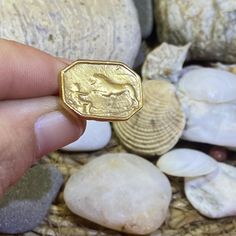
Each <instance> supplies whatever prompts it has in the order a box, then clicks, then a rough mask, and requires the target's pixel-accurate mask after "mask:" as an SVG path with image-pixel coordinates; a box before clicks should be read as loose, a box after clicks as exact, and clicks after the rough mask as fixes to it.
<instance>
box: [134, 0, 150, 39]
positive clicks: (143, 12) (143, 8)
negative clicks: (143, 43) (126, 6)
mask: <svg viewBox="0 0 236 236" xmlns="http://www.w3.org/2000/svg"><path fill="white" fill-rule="evenodd" d="M134 4H135V6H136V8H137V10H138V18H139V23H140V27H141V33H142V38H144V39H145V38H147V37H148V36H149V35H150V34H151V32H152V29H153V6H152V4H153V3H152V0H145V1H144V0H134Z"/></svg>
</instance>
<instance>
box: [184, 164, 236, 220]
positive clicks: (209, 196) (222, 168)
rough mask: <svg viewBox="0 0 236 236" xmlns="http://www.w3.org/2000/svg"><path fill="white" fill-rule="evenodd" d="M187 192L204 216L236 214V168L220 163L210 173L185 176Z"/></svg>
mask: <svg viewBox="0 0 236 236" xmlns="http://www.w3.org/2000/svg"><path fill="white" fill-rule="evenodd" d="M185 194H186V197H187V199H188V200H189V201H190V203H191V204H192V205H193V207H194V208H195V209H197V210H198V211H199V212H200V213H201V214H202V215H204V216H207V217H209V218H222V217H226V216H236V205H235V196H236V168H235V167H233V166H231V165H227V164H224V163H219V168H218V169H216V170H215V171H214V172H212V173H210V174H209V175H205V176H201V177H196V178H185Z"/></svg>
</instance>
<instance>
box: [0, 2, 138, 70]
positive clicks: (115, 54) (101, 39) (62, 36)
mask: <svg viewBox="0 0 236 236" xmlns="http://www.w3.org/2000/svg"><path fill="white" fill-rule="evenodd" d="M0 29H1V30H0V38H5V39H11V40H16V41H18V42H21V43H24V44H27V45H32V46H34V47H37V48H39V49H41V50H44V51H46V52H49V53H50V54H53V55H55V56H60V57H65V58H67V59H70V60H77V59H98V60H117V61H122V62H124V63H126V64H128V65H130V66H132V65H133V63H134V60H135V57H136V55H137V52H138V50H139V47H140V42H141V32H140V26H139V21H138V16H137V11H136V8H135V5H134V3H133V1H132V0H112V1H107V0H99V1H96V0H86V1H85V0H69V1H64V0H63V1H62V0H59V1H58V0H50V1H44V0H34V1H29V0H20V1H18V0H7V1H4V0H0Z"/></svg>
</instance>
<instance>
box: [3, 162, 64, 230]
mask: <svg viewBox="0 0 236 236" xmlns="http://www.w3.org/2000/svg"><path fill="white" fill-rule="evenodd" d="M62 183H63V177H62V175H61V173H60V172H59V171H58V170H57V169H56V168H55V167H53V166H51V165H36V166H34V167H32V168H31V169H29V170H28V171H27V172H26V174H25V175H24V176H23V177H22V178H21V180H20V181H19V182H18V183H17V184H16V185H14V186H12V187H11V188H10V189H9V190H8V192H7V193H6V194H5V195H4V197H3V198H1V200H0V232H1V233H7V234H19V233H24V232H27V231H31V230H32V229H34V228H35V227H36V226H37V225H38V224H40V223H41V222H42V221H43V219H44V217H45V216H46V214H47V212H48V209H49V207H50V205H51V203H52V201H53V200H54V198H55V197H56V195H57V193H58V191H59V189H60V187H61V185H62Z"/></svg>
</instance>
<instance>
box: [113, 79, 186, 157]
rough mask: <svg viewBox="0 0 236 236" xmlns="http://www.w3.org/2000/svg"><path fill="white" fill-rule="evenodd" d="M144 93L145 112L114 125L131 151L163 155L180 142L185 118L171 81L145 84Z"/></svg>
mask: <svg viewBox="0 0 236 236" xmlns="http://www.w3.org/2000/svg"><path fill="white" fill-rule="evenodd" d="M143 93H144V100H143V108H142V109H141V110H140V111H139V112H138V113H136V114H135V115H134V116H132V117H131V118H130V119H129V120H127V121H122V122H113V127H114V130H115V133H116V135H117V136H118V138H119V139H120V141H121V143H122V144H123V145H124V146H125V147H126V148H128V149H130V150H131V151H133V152H135V153H139V154H141V155H145V156H146V155H147V156H152V155H162V154H163V153H165V152H167V151H169V150H170V149H171V148H172V147H173V146H174V145H175V144H176V143H177V142H178V140H179V138H180V136H181V134H182V131H183V129H184V126H185V116H184V113H183V111H182V109H181V106H180V103H179V102H178V100H177V98H176V94H175V87H174V86H173V85H172V84H171V83H170V82H169V81H166V80H148V81H145V82H144V83H143Z"/></svg>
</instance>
